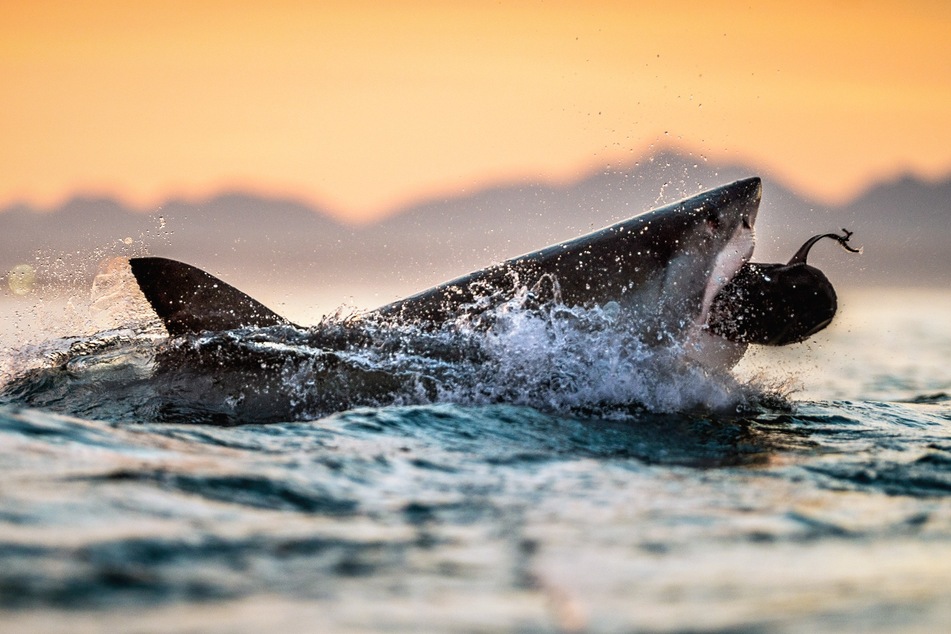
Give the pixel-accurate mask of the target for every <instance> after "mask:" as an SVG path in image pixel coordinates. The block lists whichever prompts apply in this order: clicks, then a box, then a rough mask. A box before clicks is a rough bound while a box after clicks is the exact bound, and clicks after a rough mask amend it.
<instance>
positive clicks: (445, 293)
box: [375, 178, 762, 324]
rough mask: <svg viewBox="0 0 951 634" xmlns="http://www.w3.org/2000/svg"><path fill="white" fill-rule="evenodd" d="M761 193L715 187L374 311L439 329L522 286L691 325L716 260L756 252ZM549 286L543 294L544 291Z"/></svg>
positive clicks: (744, 183)
mask: <svg viewBox="0 0 951 634" xmlns="http://www.w3.org/2000/svg"><path fill="white" fill-rule="evenodd" d="M761 192H762V189H761V183H760V179H759V178H748V179H745V180H740V181H737V182H735V183H732V184H729V185H724V186H722V187H717V188H716V189H711V190H708V191H705V192H703V193H700V194H697V195H696V196H692V197H690V198H686V199H684V200H681V201H679V202H676V203H673V204H671V205H667V206H665V207H661V208H658V209H655V210H653V211H649V212H647V213H644V214H641V215H639V216H635V217H633V218H631V219H629V220H625V221H624V222H620V223H618V224H615V225H611V226H609V227H606V228H604V229H601V230H599V231H596V232H594V233H590V234H588V235H585V236H582V237H580V238H576V239H574V240H571V241H568V242H563V243H561V244H556V245H552V246H550V247H547V248H544V249H541V250H540V251H535V252H533V253H528V254H526V255H522V256H519V257H516V258H513V259H511V260H507V261H505V262H502V263H501V264H495V265H492V266H490V267H488V268H485V269H482V270H479V271H476V272H474V273H470V274H469V275H466V276H463V277H460V278H458V279H455V280H452V281H450V282H446V283H444V284H440V285H439V286H436V287H434V288H431V289H429V290H426V291H423V292H421V293H418V294H416V295H413V296H411V297H408V298H406V299H403V300H400V301H397V302H394V303H392V304H389V305H387V306H384V307H382V308H380V309H377V311H375V312H376V313H378V314H380V315H383V316H394V317H397V318H399V319H400V320H403V321H415V322H419V321H429V322H433V323H437V324H438V323H442V322H444V321H446V320H447V319H450V318H452V317H454V316H456V315H457V314H458V311H459V309H460V307H472V306H473V305H476V304H479V300H480V299H482V298H485V297H492V298H493V300H494V301H493V302H489V303H498V302H500V301H504V300H506V299H509V298H511V296H512V295H514V293H515V292H516V291H517V290H518V289H520V288H527V289H537V291H538V292H540V293H542V294H547V293H551V292H555V290H557V294H558V300H560V301H561V302H563V303H564V304H566V305H568V306H593V305H602V306H603V305H605V304H607V303H608V302H612V301H613V302H617V303H618V304H619V305H620V306H621V307H622V308H626V309H635V310H636V312H637V313H638V314H640V315H641V316H642V317H645V316H647V315H649V314H653V315H657V316H659V317H671V316H673V315H678V316H679V317H680V318H681V319H684V318H688V317H689V318H695V317H696V316H699V315H700V313H701V311H702V308H703V306H702V305H703V302H704V299H705V294H706V291H707V288H708V285H709V283H710V282H711V276H712V275H713V274H714V273H715V267H716V259H717V256H719V255H720V254H721V253H723V252H725V251H726V250H727V249H730V248H733V249H742V250H744V251H746V250H748V251H749V252H752V244H753V243H752V228H753V223H754V222H755V219H756V212H757V209H758V207H759V201H760V196H761ZM744 231H746V232H748V234H749V239H748V244H746V242H744V241H743V240H742V239H740V240H739V241H738V244H731V241H737V238H738V233H743V232H744ZM749 255H750V253H746V252H744V253H738V254H737V261H739V260H742V262H745V261H746V260H747V259H748V258H749ZM742 262H741V263H740V264H742ZM735 268H736V269H738V268H739V265H737V266H736V267H735ZM735 272H736V270H733V271H732V272H729V275H728V277H731V278H732V276H733V274H735ZM714 283H717V282H716V281H715V280H714ZM723 283H725V281H723V282H721V283H720V285H721V286H722V285H723ZM546 284H547V285H548V286H549V288H547V289H546V288H541V287H543V286H545V285H546ZM551 287H554V288H551ZM714 294H715V293H714ZM711 297H712V296H711ZM470 309H471V308H470Z"/></svg>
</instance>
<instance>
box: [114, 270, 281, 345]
mask: <svg viewBox="0 0 951 634" xmlns="http://www.w3.org/2000/svg"><path fill="white" fill-rule="evenodd" d="M129 264H130V265H131V266H132V274H133V275H134V276H135V279H136V281H137V282H138V283H139V288H140V289H142V293H144V294H145V298H146V299H147V300H149V304H151V305H152V308H153V309H154V310H155V312H156V313H157V314H158V316H159V317H160V318H161V319H162V323H164V324H165V328H166V330H168V334H170V335H172V336H177V335H185V334H195V333H199V332H203V331H212V332H215V331H221V330H234V329H235V328H266V327H268V326H281V325H292V324H291V323H290V322H289V321H287V320H286V319H284V318H283V317H281V316H280V315H278V314H277V313H275V312H274V311H272V310H271V309H270V308H268V307H266V306H265V305H264V304H262V303H261V302H259V301H257V300H255V299H252V298H250V297H248V296H247V295H245V294H244V293H242V292H241V291H239V290H238V289H236V288H235V287H233V286H231V285H230V284H226V283H225V282H222V281H221V280H219V279H218V278H217V277H215V276H213V275H211V274H209V273H205V272H204V271H202V270H201V269H198V268H195V267H194V266H191V265H188V264H184V263H182V262H177V261H175V260H168V259H166V258H131V259H130V260H129Z"/></svg>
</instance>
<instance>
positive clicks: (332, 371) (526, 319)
mask: <svg viewBox="0 0 951 634" xmlns="http://www.w3.org/2000/svg"><path fill="white" fill-rule="evenodd" d="M839 286H840V287H841V286H843V284H839ZM101 299H102V298H101V297H100V298H96V297H94V298H93V299H92V301H87V300H84V299H83V298H82V297H74V298H72V299H69V300H46V301H45V302H44V303H43V304H42V305H37V304H36V301H35V300H33V301H32V302H30V300H24V299H23V298H9V297H8V298H6V299H5V300H4V302H3V303H2V304H0V308H2V311H0V317H2V319H3V320H4V321H3V324H4V328H3V337H4V338H3V339H0V345H2V348H3V352H2V354H0V380H2V383H3V386H2V387H0V624H2V626H0V630H2V631H3V632H40V631H42V632H100V631H102V632H107V631H108V632H119V631H129V632H165V631H167V632H178V631H194V632H199V631H200V632H261V631H282V632H369V631H386V632H422V631H426V632H576V631H578V632H589V631H590V632H629V631H658V632H663V631H743V632H756V631H770V632H772V631H789V632H814V631H829V630H833V629H835V630H839V631H883V632H891V631H895V632H915V631H918V632H943V631H947V624H948V623H951V397H949V393H951V364H949V363H948V362H947V360H948V359H949V358H951V329H949V327H948V324H949V323H951V292H949V291H946V290H933V289H931V290H929V289H869V290H854V289H852V290H845V291H842V290H841V289H840V313H839V316H838V317H837V321H836V322H835V323H834V325H833V326H832V327H831V328H829V329H828V330H826V331H824V332H823V333H820V335H819V336H817V337H815V338H814V339H813V340H812V341H810V342H808V343H806V344H801V345H796V346H789V347H785V348H779V349H764V348H759V349H755V350H752V351H751V352H750V353H748V355H747V357H746V358H745V359H744V360H743V361H742V362H741V363H740V365H739V366H738V367H737V368H736V369H735V371H734V372H733V373H719V374H717V373H709V372H702V371H699V370H698V369H697V368H694V367H691V366H689V365H687V366H685V365H683V364H680V363H678V362H677V361H676V355H675V354H671V355H665V354H659V353H657V352H656V351H653V350H649V349H644V348H642V347H640V346H639V345H638V344H637V342H636V341H631V340H628V339H625V331H624V329H623V328H620V327H618V325H617V324H616V323H615V322H614V321H613V316H612V315H611V314H609V313H603V312H588V313H583V314H582V313H578V312H572V313H571V314H558V315H543V316H541V317H540V316H539V315H537V314H535V315H533V314H528V313H524V312H520V311H517V310H515V311H509V312H507V313H505V314H502V315H500V316H499V324H500V326H499V327H496V328H493V329H492V331H491V333H490V334H489V335H486V334H484V333H483V334H479V333H468V334H457V335H454V336H442V335H432V334H431V333H419V332H414V331H412V330H401V331H381V330H380V329H379V328H378V327H377V326H375V325H372V324H370V325H367V324H361V325H357V326H353V325H349V326H348V325H346V324H347V322H346V321H345V320H344V321H341V319H342V318H343V316H342V315H338V316H337V317H336V318H331V319H328V320H326V321H324V322H323V323H322V324H321V325H320V326H318V327H317V328H316V329H314V330H311V331H306V332H300V331H296V330H294V329H278V330H272V331H270V332H264V333H262V332H258V333H231V334H226V335H219V336H214V337H202V338H195V339H190V340H187V341H184V342H169V341H167V340H166V339H165V338H164V336H163V335H162V333H161V331H160V329H158V328H156V327H155V324H154V323H153V322H150V321H149V317H148V315H146V314H145V313H143V312H142V311H141V310H139V309H138V308H136V307H134V306H128V305H119V304H116V303H115V301H113V302H112V303H111V304H110V303H108V302H107V305H106V306H102V305H101V304H102V301H101ZM368 341H369V342H372V343H367V342H368ZM328 348H332V349H334V350H336V352H335V353H333V354H329V353H327V352H326V350H327V349H328Z"/></svg>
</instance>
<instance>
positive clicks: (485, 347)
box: [24, 178, 848, 422]
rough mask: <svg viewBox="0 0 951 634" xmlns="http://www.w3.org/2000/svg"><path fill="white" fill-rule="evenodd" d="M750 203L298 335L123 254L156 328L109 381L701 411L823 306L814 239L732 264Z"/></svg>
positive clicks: (714, 198) (694, 204)
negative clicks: (790, 250)
mask: <svg viewBox="0 0 951 634" xmlns="http://www.w3.org/2000/svg"><path fill="white" fill-rule="evenodd" d="M760 197H761V183H760V179H759V178H748V179H744V180H740V181H737V182H735V183H731V184H729V185H725V186H722V187H718V188H715V189H711V190H709V191H706V192H702V193H700V194H697V195H695V196H692V197H690V198H686V199H684V200H681V201H679V202H676V203H673V204H670V205H667V206H665V207H661V208H659V209H655V210H653V211H649V212H647V213H644V214H641V215H639V216H635V217H633V218H630V219H628V220H625V221H623V222H620V223H617V224H615V225H612V226H609V227H606V228H604V229H601V230H600V231H596V232H594V233H591V234H588V235H585V236H582V237H580V238H576V239H574V240H570V241H567V242H564V243H560V244H556V245H553V246H549V247H546V248H544V249H541V250H539V251H534V252H531V253H528V254H526V255H522V256H519V257H516V258H513V259H511V260H507V261H505V262H502V263H500V264H494V265H492V266H489V267H487V268H484V269H481V270H479V271H475V272H473V273H471V274H469V275H466V276H463V277H460V278H458V279H455V280H452V281H449V282H446V283H444V284H441V285H439V286H436V287H434V288H431V289H429V290H426V291H423V292H421V293H419V294H416V295H413V296H411V297H408V298H406V299H403V300H400V301H397V302H394V303H392V304H389V305H386V306H383V307H381V308H378V309H376V310H374V311H369V312H367V313H364V314H361V315H356V316H354V317H351V318H348V319H345V320H342V321H341V320H329V321H327V320H325V321H324V322H322V323H321V324H319V325H317V326H314V327H310V328H304V327H300V326H296V325H294V324H292V323H290V322H289V321H288V320H286V319H285V318H283V317H281V316H280V315H278V314H277V313H275V312H274V311H272V310H270V309H269V308H267V307H266V306H264V305H262V304H261V303H260V302H258V301H256V300H254V299H253V298H251V297H249V296H248V295H246V294H245V293H243V292H241V291H239V290H238V289H236V288H234V287H232V286H230V285H228V284H227V283H225V282H224V281H222V280H220V279H218V278H216V277H214V276H212V275H210V274H209V273H206V272H204V271H202V270H200V269H198V268H195V267H193V266H190V265H188V264H184V263H181V262H177V261H174V260H168V259H164V258H154V257H147V258H133V259H131V260H130V266H131V270H132V273H133V275H134V276H135V280H136V282H137V283H138V286H139V288H140V289H141V291H142V292H143V294H144V295H145V298H146V299H147V300H148V302H149V303H150V305H151V306H152V308H153V309H154V311H155V312H156V313H157V315H158V316H159V317H160V318H161V321H162V323H163V324H164V326H165V329H166V330H167V331H168V333H169V335H171V339H170V340H169V341H168V343H167V344H164V345H163V346H161V347H160V348H159V349H158V350H157V351H153V350H152V348H151V345H152V344H148V345H149V348H148V350H146V352H145V357H146V358H148V359H152V361H150V362H149V364H148V367H149V368H150V369H149V370H148V371H147V374H146V375H141V373H138V371H136V372H137V374H136V377H137V378H136V379H135V381H140V383H138V384H136V383H135V381H132V382H129V381H128V379H127V377H126V376H124V375H118V374H117V375H116V379H115V381H114V382H113V383H111V384H110V388H109V389H110V390H112V391H113V392H114V393H116V394H117V395H119V394H120V393H121V392H123V391H129V390H135V389H138V388H137V387H136V386H137V385H138V387H141V388H142V389H141V390H139V392H136V393H135V394H133V395H132V397H131V398H128V399H126V401H130V402H132V401H136V400H138V401H140V402H141V403H142V405H141V407H139V410H137V411H136V412H135V415H136V416H137V417H139V418H140V419H141V418H146V419H148V418H154V419H158V420H175V421H205V422H207V421H211V422H266V421H273V420H291V419H296V418H301V417H310V416H317V415H323V414H326V413H329V412H332V411H339V410H341V409H346V408H350V407H354V406H358V405H378V404H388V403H413V402H434V401H441V400H452V401H454V402H464V403H476V404H478V403H486V402H516V403H522V404H529V405H534V406H540V407H554V408H556V409H560V408H563V407H568V408H574V407H580V408H582V409H585V408H588V407H591V406H595V407H598V406H600V404H602V403H606V404H607V405H608V406H614V405H618V406H626V405H627V404H631V403H641V404H643V405H644V406H645V407H646V408H647V409H652V410H655V411H657V410H664V411H670V410H676V409H679V408H683V407H686V408H693V407H703V406H704V405H705V404H706V403H707V402H708V401H709V400H710V399H708V397H707V395H705V394H703V393H700V392H702V390H700V392H697V393H696V394H694V395H693V396H691V395H690V394H688V393H689V392H691V391H692V390H693V389H694V388H695V387H696V385H695V384H696V383H697V382H698V381H699V382H701V383H702V382H703V381H705V380H707V379H709V378H710V377H714V378H713V379H711V380H718V379H716V377H720V376H724V375H729V369H730V368H732V367H733V365H734V364H735V363H736V362H737V361H738V360H739V359H740V358H741V357H742V355H743V354H744V352H745V351H746V349H747V346H748V345H750V344H765V345H785V344H788V343H792V342H796V341H802V340H803V339H805V338H807V337H809V336H811V335H812V334H814V333H815V332H817V331H818V330H820V329H822V328H824V327H825V326H826V325H828V323H829V322H830V321H831V319H832V316H833V315H834V314H835V310H836V298H835V292H834V290H833V289H832V285H831V284H830V283H829V281H828V280H827V279H826V278H825V276H824V275H822V273H821V272H819V271H818V270H817V269H814V268H812V267H810V266H808V265H807V264H806V263H805V260H806V256H807V255H808V251H809V248H811V246H812V244H814V243H815V241H816V240H818V239H819V238H820V237H824V236H817V237H816V238H813V239H811V240H810V241H808V242H807V243H806V244H805V245H803V247H802V248H801V249H800V250H799V252H798V253H797V254H796V255H795V256H794V257H793V259H792V260H791V261H790V262H789V263H788V264H785V265H779V264H775V265H774V264H752V263H750V262H749V260H750V257H751V256H752V252H753V245H754V235H753V227H754V223H755V221H756V215H757V211H758V208H759V203H760ZM827 235H829V236H830V237H834V238H836V239H837V240H839V241H840V242H841V243H842V244H843V245H845V243H846V241H847V239H848V233H846V235H845V236H844V237H841V236H837V235H832V234H827ZM847 248H848V247H847ZM140 356H142V355H140ZM71 363H72V362H71ZM73 365H74V366H75V365H76V364H75V363H73ZM89 365H90V364H85V365H83V364H80V366H82V367H86V366H89ZM93 365H94V364H93ZM66 374H67V375H69V378H68V380H74V375H72V374H69V372H66ZM685 377H686V378H685ZM691 377H693V378H691ZM94 380H95V381H96V382H97V383H96V385H97V386H101V385H102V384H103V380H104V378H103V377H102V376H97V377H94ZM110 380H111V379H110ZM130 386H131V387H130ZM24 389H26V390H30V389H32V387H30V386H27V387H26V388H24ZM727 391H729V390H727ZM662 392H666V394H667V396H663V395H661V393H662ZM74 393H79V392H78V391H74ZM40 396H42V397H43V398H45V396H44V394H43V393H41V394H40ZM655 397H656V398H655ZM117 398H119V396H117ZM714 400H715V399H714ZM725 406H726V405H725ZM143 410H145V413H144V414H143Z"/></svg>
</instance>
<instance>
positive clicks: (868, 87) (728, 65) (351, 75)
mask: <svg viewBox="0 0 951 634" xmlns="http://www.w3.org/2000/svg"><path fill="white" fill-rule="evenodd" d="M14 5H15V6H14ZM0 87H2V88H3V90H2V95H3V117H0V136H2V139H3V151H2V152H0V206H5V205H7V204H9V203H11V202H15V201H25V202H29V203H32V204H37V205H43V206H49V205H53V204H55V203H58V202H59V201H61V200H63V199H64V198H66V197H68V196H71V195H74V194H76V193H97V194H110V195H117V196H119V197H121V198H123V199H124V200H126V201H128V202H130V203H133V204H135V205H137V206H138V207H140V208H142V209H149V208H150V207H151V206H154V205H157V204H159V203H160V201H162V200H164V199H166V198H167V197H169V196H186V197H199V196H206V195H210V194H212V193H214V192H217V191H219V190H222V189H243V190H250V191H256V192H261V193H268V194H277V195H288V196H293V197H297V198H300V199H303V200H306V201H308V202H311V203H314V204H319V205H322V206H324V207H326V208H327V209H328V210H329V211H331V212H333V213H335V214H336V215H338V216H339V217H341V218H345V219H349V220H352V221H361V220H368V219H371V218H374V217H378V216H379V215H380V214H383V213H386V212H387V211H392V210H394V209H395V208H397V207H398V206H399V205H402V204H407V203H410V202H412V201H414V200H417V199H419V198H421V197H424V196H430V195H438V194H446V195H449V194H454V193H458V192H461V191H463V190H471V189H473V188H476V187H479V186H483V185H487V184H490V183H494V182H499V181H510V180H515V179H522V178H528V179H533V180H539V179H549V180H561V179H569V178H572V177H575V176H577V175H580V174H581V173H583V172H584V171H586V170H589V169H593V168H595V167H598V166H603V165H606V164H618V163H624V162H630V161H633V160H635V159H637V158H639V157H641V156H642V155H644V154H646V153H648V152H649V151H650V150H651V148H652V147H653V148H660V147H667V146H673V147H677V148H681V149H684V150H686V151H690V152H693V153H695V155H696V156H697V157H698V160H702V158H701V157H708V158H710V159H717V160H729V161H733V162H748V163H750V164H755V165H758V166H762V167H763V168H764V169H767V170H769V171H770V173H771V174H772V175H773V176H774V177H775V178H778V179H781V180H782V181H783V182H784V183H786V184H787V185H790V186H793V187H797V188H799V189H800V190H801V191H802V192H803V193H805V194H807V195H812V196H815V197H817V198H820V199H822V200H825V201H836V200H842V199H844V198H845V197H847V196H850V195H853V194H855V193H856V192H857V191H859V190H860V189H861V188H862V187H863V186H864V185H865V184H866V183H867V182H869V180H870V179H873V178H881V177H883V176H888V175H892V174H896V173H899V172H903V171H913V172H915V173H918V174H921V175H924V176H931V177H937V176H940V175H943V174H946V173H948V172H949V171H951V5H948V3H944V2H908V3H886V2H882V3H877V4H874V3H851V2H849V3H839V4H830V3H825V2H822V3H819V2H815V3H813V2H805V3H795V4H789V3H775V4H773V3H762V2H760V3H752V6H750V3H745V2H742V3H741V2H736V3H707V4H703V5H701V4H699V3H687V2H670V1H668V2H663V3H653V4H648V3H619V2H580V1H577V2H569V1H564V2H545V3H543V2H502V3H477V2H467V3H435V2H393V3H378V2H362V3H361V2H352V1H348V2H340V3H333V2H320V3H307V2H290V1H274V2H269V3H258V2H234V1H231V2H209V1H203V0H198V1H193V2H118V1H116V2H113V1H99V2H83V3H71V2H43V1H33V2H29V3H5V4H4V6H3V7H2V8H0Z"/></svg>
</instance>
